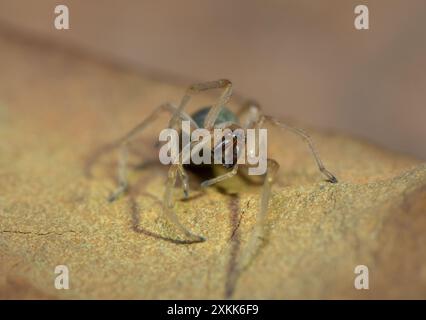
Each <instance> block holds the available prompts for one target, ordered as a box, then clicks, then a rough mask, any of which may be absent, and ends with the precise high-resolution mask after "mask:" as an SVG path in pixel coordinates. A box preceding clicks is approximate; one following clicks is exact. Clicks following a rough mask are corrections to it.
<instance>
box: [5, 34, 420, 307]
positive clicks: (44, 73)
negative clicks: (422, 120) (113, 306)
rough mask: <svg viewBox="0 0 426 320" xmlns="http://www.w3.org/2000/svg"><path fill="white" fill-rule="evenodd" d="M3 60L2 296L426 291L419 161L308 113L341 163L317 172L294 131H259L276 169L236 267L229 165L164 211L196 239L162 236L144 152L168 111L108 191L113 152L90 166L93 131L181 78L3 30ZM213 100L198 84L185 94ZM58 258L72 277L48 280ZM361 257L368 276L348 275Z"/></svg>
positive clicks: (100, 134)
mask: <svg viewBox="0 0 426 320" xmlns="http://www.w3.org/2000/svg"><path fill="white" fill-rule="evenodd" d="M0 70H1V72H0V137H1V143H0V297H1V298H60V299H62V298H141V299H145V298H153V299H156V298H184V299H187V298H188V299H189V298H273V299H276V298H284V299H287V298H367V299H368V298H423V299H424V298H426V264H425V262H426V251H425V250H424V249H423V248H422V247H423V245H424V244H425V243H426V233H425V228H426V166H425V164H424V163H421V162H420V161H418V160H416V159H413V158H410V157H407V156H404V155H400V154H395V153H393V152H391V151H388V150H384V149H382V148H380V147H379V146H376V145H373V144H371V143H369V142H367V141H362V140H359V139H356V138H353V137H349V136H347V135H345V134H342V133H335V132H328V131H321V130H312V129H309V128H308V131H309V132H310V133H311V135H312V136H313V138H314V140H315V142H316V144H317V146H318V148H319V150H320V153H321V154H322V156H323V160H324V162H325V163H326V165H327V167H328V168H329V169H330V170H331V171H332V172H334V173H335V174H336V175H337V176H338V178H339V181H340V182H339V183H338V184H329V183H327V182H325V181H323V177H322V176H321V175H320V174H319V173H318V172H317V170H316V167H315V164H314V162H313V159H312V158H311V157H310V155H309V153H308V151H307V148H306V146H305V145H304V144H303V143H302V142H301V141H299V140H298V139H297V138H295V137H293V136H292V135H291V134H290V133H285V132H281V131H277V130H275V129H274V130H270V133H269V142H270V146H269V150H270V153H271V156H272V157H273V158H275V159H276V160H277V161H278V162H279V163H280V165H281V168H280V171H279V176H278V181H277V184H276V186H275V187H274V189H273V197H272V201H271V204H270V213H269V216H268V223H267V235H266V237H265V239H264V242H263V245H262V247H261V249H260V250H259V252H258V254H257V255H256V256H255V258H254V259H253V261H252V263H251V264H250V266H249V267H248V268H247V269H246V270H245V271H244V272H242V273H241V274H237V273H236V268H235V266H236V264H237V262H238V258H239V256H240V254H241V252H242V250H244V248H245V244H246V241H247V238H248V236H249V235H250V231H251V229H252V227H253V225H254V223H255V220H254V217H255V214H256V211H257V207H258V199H259V195H260V187H259V186H258V185H256V184H253V183H248V182H247V181H245V180H243V179H241V178H235V179H233V181H229V183H227V184H225V185H223V186H222V187H221V188H218V187H211V188H209V189H207V190H206V191H205V192H203V191H202V190H201V189H200V188H198V187H197V185H196V183H195V182H197V181H198V180H199V179H198V178H197V177H196V176H191V181H192V182H193V183H192V190H191V197H190V200H188V201H178V202H177V205H176V210H177V213H178V215H179V217H180V219H181V220H182V222H183V223H184V224H185V225H186V226H188V227H189V228H190V229H191V230H192V231H194V232H196V233H198V234H202V235H204V236H206V237H207V239H208V240H207V241H206V242H204V243H200V244H192V245H188V244H177V243H174V242H173V241H171V240H173V239H182V238H181V236H180V235H179V233H178V232H176V230H175V229H174V228H173V227H172V226H171V225H170V224H169V223H167V221H165V220H164V218H163V217H161V215H159V213H160V199H161V195H162V193H163V191H164V182H165V178H166V174H167V171H166V170H167V168H165V167H163V166H162V165H157V164H155V163H156V160H157V157H158V153H157V150H156V148H155V142H156V141H157V135H158V132H159V130H160V129H162V128H163V126H164V125H165V124H166V121H167V118H166V117H162V118H161V120H159V121H158V122H157V123H156V124H155V125H154V126H153V127H152V129H151V130H148V131H147V133H146V135H144V136H143V138H142V139H141V141H138V142H137V143H135V144H134V152H133V156H132V158H131V160H132V161H131V162H132V163H133V164H135V165H137V164H139V163H140V161H142V160H144V161H143V163H144V165H143V166H142V168H139V169H140V170H138V169H136V168H135V169H134V170H131V171H130V180H131V187H132V188H131V192H130V193H129V194H127V195H125V196H123V197H121V198H120V199H119V200H117V201H116V202H114V203H112V204H110V203H108V202H107V201H106V198H107V196H108V194H109V192H110V191H111V190H113V189H114V187H115V172H116V169H115V164H116V152H114V151H111V152H106V153H105V154H103V155H102V156H101V157H99V159H98V161H96V162H94V163H93V170H92V176H91V177H90V176H88V175H87V170H86V169H87V164H88V163H90V160H91V159H93V156H94V154H96V152H98V151H99V150H100V147H101V146H102V145H105V144H107V143H110V142H112V141H114V140H115V139H116V138H118V137H120V136H121V135H123V134H124V133H126V131H128V130H129V129H131V128H132V127H133V126H134V125H136V124H137V123H138V121H140V120H142V119H143V118H144V117H145V116H146V115H147V114H148V113H149V112H150V111H151V110H153V109H154V108H155V107H156V106H158V105H160V104H161V103H163V102H165V101H173V102H177V101H179V99H180V98H181V96H182V94H183V93H184V90H185V87H184V86H180V85H173V84H169V83H168V82H167V81H163V80H161V81H160V80H154V79H152V78H149V77H144V76H141V75H139V74H136V73H134V72H131V71H129V70H125V69H124V68H120V67H117V66H111V65H107V64H102V63H99V62H97V61H95V60H93V59H92V58H89V57H84V56H79V55H76V54H70V53H67V52H66V51H64V50H60V49H56V48H53V47H51V46H48V45H46V44H45V45H38V44H36V43H27V42H23V41H20V40H17V39H16V38H14V37H11V36H8V35H6V34H1V35H0ZM206 80H211V79H206ZM236 89H238V88H236ZM253 95H255V93H253ZM253 98H256V97H255V96H254V97H253ZM212 101H213V97H212V96H208V95H202V96H201V97H197V98H196V99H194V100H193V101H192V102H191V108H190V109H191V110H192V111H194V110H197V106H203V105H209V104H211V102H212ZM231 107H233V108H236V107H237V106H236V105H235V102H234V104H233V105H231ZM302 127H303V125H302ZM138 160H139V162H138ZM144 169H145V170H144ZM237 191H238V192H237ZM176 197H178V198H179V199H180V197H181V191H180V190H178V189H176ZM60 264H64V265H67V266H68V267H69V269H70V290H60V291H59V290H56V289H55V288H54V286H53V283H54V278H55V274H54V268H55V266H56V265H60ZM360 264H363V265H367V266H368V267H369V270H370V290H362V291H358V290H355V288H354V278H355V274H354V268H355V266H356V265H360Z"/></svg>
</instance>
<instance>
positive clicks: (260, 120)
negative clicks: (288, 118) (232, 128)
mask: <svg viewBox="0 0 426 320" xmlns="http://www.w3.org/2000/svg"><path fill="white" fill-rule="evenodd" d="M240 115H241V116H242V115H245V116H246V118H247V121H246V125H247V126H246V128H260V127H262V125H263V124H264V122H269V123H271V124H273V125H275V126H278V127H280V128H283V129H286V130H289V131H290V132H292V133H294V134H296V135H297V136H299V137H300V138H302V139H303V140H304V141H305V142H306V144H307V145H308V147H309V150H310V151H311V154H312V156H313V157H314V159H315V162H316V164H317V166H318V169H319V170H320V171H321V173H322V174H324V175H325V176H326V177H327V181H328V182H331V183H337V178H336V177H335V176H334V175H333V174H332V173H331V172H330V171H328V170H327V169H326V168H325V166H324V164H323V162H322V160H321V157H320V155H319V152H318V150H317V149H316V147H315V145H314V142H313V141H312V139H311V137H310V136H309V135H308V134H307V133H306V132H304V131H303V130H301V129H298V128H294V127H292V126H290V125H287V124H285V123H283V122H281V121H279V120H277V119H275V118H273V117H270V116H265V115H263V114H262V112H261V109H260V107H259V104H258V103H257V102H255V101H247V102H246V103H245V104H244V106H243V108H242V109H241V111H240Z"/></svg>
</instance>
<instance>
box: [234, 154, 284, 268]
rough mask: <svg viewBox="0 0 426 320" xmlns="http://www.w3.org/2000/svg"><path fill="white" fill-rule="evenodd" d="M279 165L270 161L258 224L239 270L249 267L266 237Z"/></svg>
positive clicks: (257, 216)
mask: <svg viewBox="0 0 426 320" xmlns="http://www.w3.org/2000/svg"><path fill="white" fill-rule="evenodd" d="M279 167H280V166H279V164H278V162H276V161H275V160H273V159H268V168H267V171H266V175H265V181H264V183H263V187H262V195H261V198H260V206H259V211H258V213H257V215H256V224H255V226H254V229H253V231H252V234H251V235H250V237H249V240H248V243H247V247H246V249H245V250H244V251H243V252H242V255H241V259H240V263H239V270H242V269H244V268H246V267H247V265H248V264H249V263H250V261H251V259H252V257H253V256H254V255H255V254H256V252H257V250H258V249H259V246H260V243H261V241H262V239H263V237H264V232H265V222H266V216H267V213H268V204H269V200H270V198H271V188H272V185H273V183H274V181H275V177H276V173H277V171H278V169H279Z"/></svg>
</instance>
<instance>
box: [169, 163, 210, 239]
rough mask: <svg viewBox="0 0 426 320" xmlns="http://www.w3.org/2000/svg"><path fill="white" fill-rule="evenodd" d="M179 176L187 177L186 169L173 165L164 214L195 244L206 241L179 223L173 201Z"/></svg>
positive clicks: (170, 171)
mask: <svg viewBox="0 0 426 320" xmlns="http://www.w3.org/2000/svg"><path fill="white" fill-rule="evenodd" d="M177 174H179V175H180V176H185V175H186V173H185V169H184V168H183V166H182V164H172V165H171V167H170V169H169V172H168V176H167V184H166V191H165V192H164V199H163V213H164V215H165V216H166V218H168V219H169V221H170V222H171V223H173V224H174V225H175V226H176V227H177V228H178V229H179V230H180V231H181V232H182V233H183V234H184V235H185V236H187V237H188V238H189V239H191V240H193V241H194V242H203V241H205V240H206V239H205V238H204V237H203V236H198V235H196V234H193V233H192V232H191V231H189V230H188V229H187V228H186V227H185V226H184V225H183V224H182V223H181V222H180V221H179V218H178V217H177V215H176V213H175V212H174V206H175V203H174V201H173V189H174V186H175V183H176V177H177Z"/></svg>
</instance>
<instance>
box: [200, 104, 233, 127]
mask: <svg viewBox="0 0 426 320" xmlns="http://www.w3.org/2000/svg"><path fill="white" fill-rule="evenodd" d="M210 109H211V106H208V107H204V108H201V109H200V110H198V111H196V112H194V114H192V119H194V121H195V123H196V124H197V125H198V126H199V127H200V128H204V120H205V119H206V117H207V114H208V113H209V111H210ZM228 121H231V122H234V123H238V118H237V116H236V115H235V114H234V113H233V112H232V111H231V110H229V109H228V108H227V107H222V110H221V111H220V112H219V115H218V117H217V119H216V121H215V123H214V124H215V125H218V124H221V123H224V122H228Z"/></svg>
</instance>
